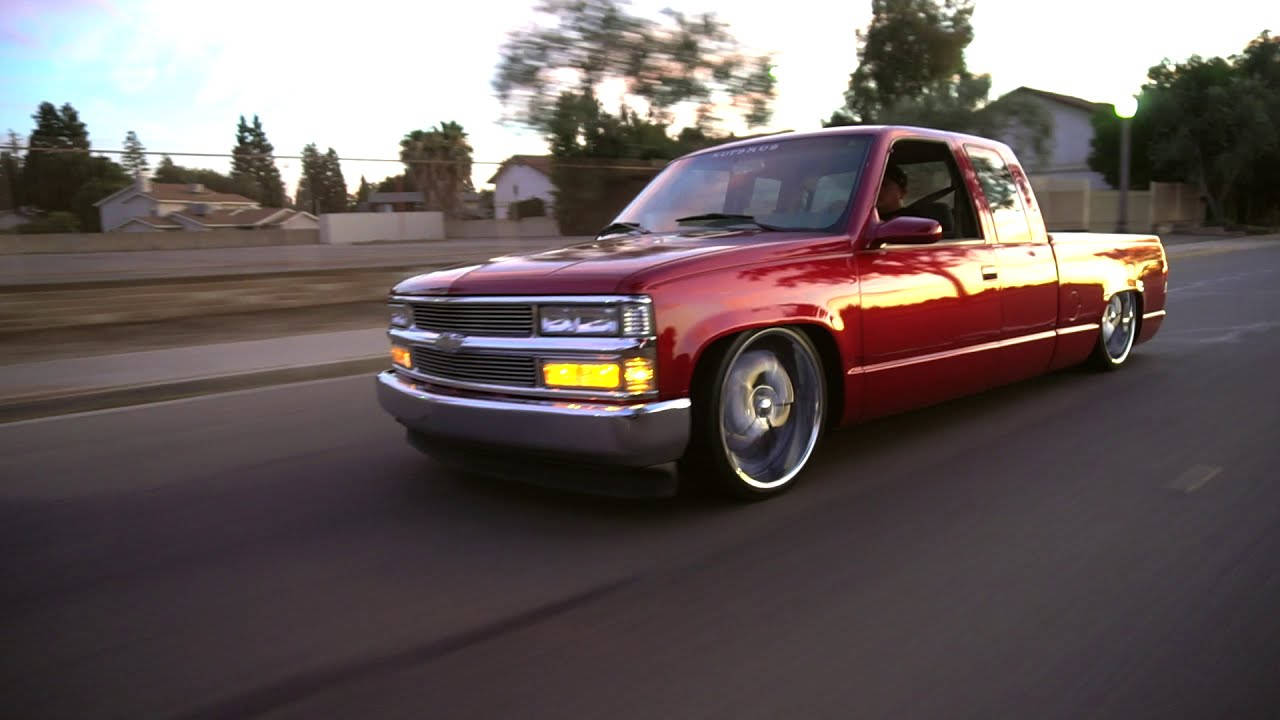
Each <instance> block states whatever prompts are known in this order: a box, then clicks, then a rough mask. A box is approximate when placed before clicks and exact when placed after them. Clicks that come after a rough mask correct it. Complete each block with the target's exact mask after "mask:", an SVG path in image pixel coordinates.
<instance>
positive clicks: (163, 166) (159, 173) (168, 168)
mask: <svg viewBox="0 0 1280 720" xmlns="http://www.w3.org/2000/svg"><path fill="white" fill-rule="evenodd" d="M151 179H152V180H153V181H155V182H159V183H181V184H183V185H192V184H199V185H203V186H205V187H206V188H208V189H209V190H212V191H213V192H219V193H231V194H235V195H243V196H245V197H249V196H250V193H252V192H253V186H252V181H251V180H250V179H248V178H244V177H242V178H240V179H233V178H231V177H229V176H227V175H223V174H222V173H220V172H218V171H217V170H210V169H208V168H188V167H183V166H181V165H175V164H174V162H173V159H172V158H170V157H169V156H168V155H163V156H161V157H160V162H159V163H158V164H157V165H156V171H155V173H154V174H153V175H152V177H151Z"/></svg>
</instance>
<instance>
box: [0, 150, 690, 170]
mask: <svg viewBox="0 0 1280 720" xmlns="http://www.w3.org/2000/svg"><path fill="white" fill-rule="evenodd" d="M0 149H7V150H14V151H18V150H21V151H25V152H27V153H33V152H35V153H48V154H53V155H59V154H62V155H92V154H94V153H100V154H103V155H125V154H129V153H130V152H131V151H129V150H102V149H97V148H53V147H41V146H39V145H36V146H30V145H5V146H0ZM136 154H140V155H153V156H155V155H161V156H163V155H168V156H171V157H209V158H232V159H235V158H237V157H238V158H243V159H246V160H273V161H274V160H302V159H303V158H302V156H301V155H276V154H274V153H271V154H242V155H235V154H233V153H225V152H223V153H210V152H171V151H162V150H140V151H138V152H137V153H136ZM338 161H339V162H382V163H396V164H397V165H459V164H463V163H464V162H470V164H472V165H504V164H507V163H508V161H507V160H470V161H461V160H431V159H412V160H404V159H401V158H361V157H339V158H338ZM631 162H637V161H636V160H631ZM640 162H643V161H640ZM650 162H651V163H653V164H650V165H603V164H585V163H566V162H556V161H553V165H554V166H555V167H558V168H579V169H596V170H654V169H658V168H661V167H663V166H664V165H666V164H667V163H668V162H670V161H669V160H662V159H657V160H651V161H650ZM516 164H519V163H516Z"/></svg>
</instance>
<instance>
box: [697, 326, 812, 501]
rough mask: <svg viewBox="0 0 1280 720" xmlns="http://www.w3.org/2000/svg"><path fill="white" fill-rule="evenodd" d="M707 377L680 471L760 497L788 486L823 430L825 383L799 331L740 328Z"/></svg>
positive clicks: (741, 494)
mask: <svg viewBox="0 0 1280 720" xmlns="http://www.w3.org/2000/svg"><path fill="white" fill-rule="evenodd" d="M704 377H705V378H706V380H707V381H708V382H709V383H711V384H710V386H709V388H707V392H705V393H702V394H701V397H697V396H695V404H694V427H693V433H694V435H693V437H692V438H691V440H692V442H691V444H690V449H689V452H688V454H687V455H686V457H685V459H684V460H683V461H682V463H681V466H682V467H681V470H682V474H684V475H686V476H688V475H694V476H696V477H695V478H692V479H701V480H705V481H709V482H710V484H711V485H713V486H714V487H716V488H718V489H719V490H721V491H724V492H726V493H728V494H729V495H732V496H734V497H738V498H744V499H751V500H756V499H764V498H767V497H771V496H773V495H776V494H778V493H780V492H782V491H783V490H785V489H787V488H788V487H790V486H791V484H792V483H793V481H794V480H795V478H796V476H797V475H799V474H800V471H801V470H803V469H804V466H805V464H806V463H808V461H809V458H810V456H811V455H812V454H813V451H814V448H815V447H816V446H817V444H818V438H819V436H820V435H821V433H822V429H823V421H824V417H825V409H826V407H825V406H826V382H825V377H824V375H823V372H822V363H821V361H820V360H819V359H818V353H817V350H816V349H815V348H814V346H813V343H812V342H810V341H809V338H808V337H806V336H805V334H804V333H802V332H800V331H798V330H794V329H792V328H768V329H764V330H756V331H753V332H749V333H745V334H743V335H741V336H739V337H738V338H737V339H735V340H734V342H733V343H732V344H730V345H729V347H728V348H727V349H726V350H725V352H724V353H723V354H722V355H721V356H720V358H719V361H718V363H717V365H716V368H715V372H714V373H711V374H708V375H706V376H704Z"/></svg>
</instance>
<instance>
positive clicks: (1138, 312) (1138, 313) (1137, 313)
mask: <svg viewBox="0 0 1280 720" xmlns="http://www.w3.org/2000/svg"><path fill="white" fill-rule="evenodd" d="M1133 299H1134V305H1136V307H1135V308H1134V310H1133V315H1134V323H1135V325H1136V327H1134V329H1133V344H1134V345H1137V344H1138V338H1140V337H1142V308H1143V307H1144V306H1145V302H1144V301H1143V297H1142V293H1141V292H1140V291H1138V290H1134V291H1133Z"/></svg>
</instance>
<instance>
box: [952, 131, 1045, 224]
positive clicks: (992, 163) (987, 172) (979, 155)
mask: <svg viewBox="0 0 1280 720" xmlns="http://www.w3.org/2000/svg"><path fill="white" fill-rule="evenodd" d="M964 149H965V154H967V155H968V156H969V161H970V162H971V163H973V170H974V172H975V173H976V174H977V176H978V184H979V185H980V186H981V187H982V194H983V195H984V196H985V197H986V200H987V207H988V208H989V209H990V210H991V220H992V223H993V224H994V225H995V230H996V240H997V241H998V242H1000V243H1001V244H1015V243H1032V242H1035V237H1034V236H1033V235H1032V232H1031V224H1030V223H1029V222H1028V220H1027V210H1026V207H1025V206H1024V205H1023V201H1022V194H1021V193H1020V192H1019V188H1018V184H1017V183H1016V182H1014V179H1013V174H1012V173H1011V172H1009V166H1008V165H1006V164H1005V161H1004V158H1002V157H1000V153H998V152H996V151H994V150H991V149H989V148H984V147H980V146H977V145H965V146H964Z"/></svg>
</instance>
